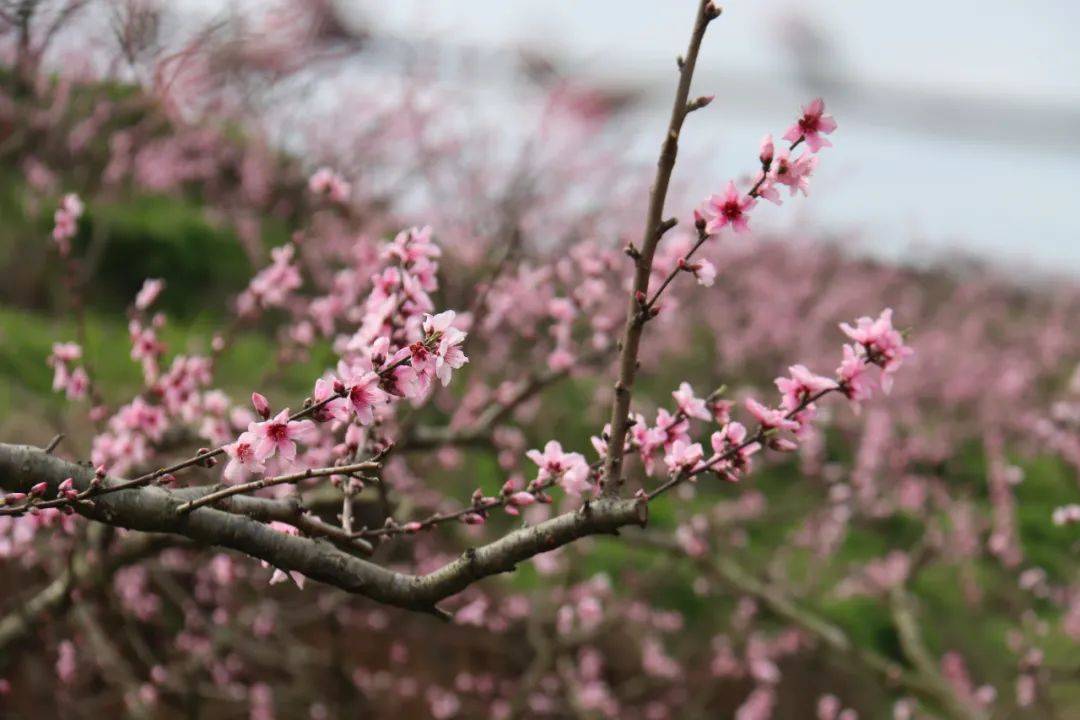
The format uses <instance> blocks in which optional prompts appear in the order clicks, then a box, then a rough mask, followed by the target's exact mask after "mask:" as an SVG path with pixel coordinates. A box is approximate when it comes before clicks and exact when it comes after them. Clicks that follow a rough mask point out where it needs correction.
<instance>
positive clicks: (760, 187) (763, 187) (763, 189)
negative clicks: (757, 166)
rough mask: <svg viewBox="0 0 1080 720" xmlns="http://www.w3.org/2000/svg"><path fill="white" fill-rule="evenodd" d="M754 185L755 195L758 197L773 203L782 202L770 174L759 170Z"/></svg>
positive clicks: (780, 203)
mask: <svg viewBox="0 0 1080 720" xmlns="http://www.w3.org/2000/svg"><path fill="white" fill-rule="evenodd" d="M754 185H755V186H756V187H757V193H756V195H757V196H758V197H759V198H762V199H763V200H768V201H769V202H771V203H772V204H774V205H783V204H784V201H783V200H781V199H780V191H779V190H777V189H776V186H775V185H774V184H773V181H772V179H771V176H767V175H765V173H764V172H759V173H758V176H757V179H756V180H755V181H754Z"/></svg>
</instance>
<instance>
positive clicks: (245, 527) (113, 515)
mask: <svg viewBox="0 0 1080 720" xmlns="http://www.w3.org/2000/svg"><path fill="white" fill-rule="evenodd" d="M67 477H71V478H73V480H74V482H75V486H76V488H78V489H84V488H87V487H89V483H90V481H91V479H92V478H93V477H94V473H93V470H91V469H90V468H87V467H83V466H80V465H76V464H74V463H71V462H68V461H65V460H61V459H60V458H57V457H54V456H52V455H48V454H46V453H45V452H44V451H42V450H41V449H39V448H35V447H30V446H26V445H8V444H3V443H0V486H2V487H4V488H6V489H8V490H13V491H25V490H26V489H28V488H29V487H30V486H32V485H34V484H36V483H39V482H45V483H47V484H48V487H49V489H48V491H47V492H48V493H55V492H56V487H57V486H58V485H59V484H60V483H61V482H62V481H63V480H64V478H67ZM120 482H123V481H121V480H115V479H112V478H106V479H105V484H106V485H111V484H115V483H120ZM189 497H190V496H188V497H185V496H184V495H183V494H182V493H180V492H175V493H174V492H170V491H168V490H165V489H163V488H160V487H156V486H146V487H129V488H127V489H125V490H121V491H117V492H113V493H108V494H105V495H101V496H98V497H95V498H94V500H93V501H92V502H80V503H77V504H75V505H74V509H75V511H76V512H78V513H79V514H80V515H83V516H85V517H87V518H90V519H91V520H97V521H100V522H104V523H107V524H109V525H114V526H116V527H123V528H129V529H132V530H140V531H143V532H153V533H171V534H175V535H180V536H183V537H186V538H189V539H191V540H194V541H195V542H198V543H203V544H206V545H217V546H221V547H227V548H231V549H233V550H238V551H240V552H242V553H245V554H247V555H250V556H252V557H255V558H258V559H260V560H265V561H266V562H268V563H270V564H271V565H273V566H275V567H278V568H281V569H282V570H288V571H293V570H295V571H297V572H300V573H302V574H304V575H306V576H307V577H309V578H311V579H312V580H316V581H318V582H323V583H327V584H329V585H333V586H335V587H338V588H341V589H342V590H346V591H348V592H351V593H356V594H358V595H364V596H365V597H368V598H370V599H372V600H375V601H377V602H382V603H386V604H388V605H394V606H397V607H402V608H407V609H411V610H422V611H427V612H433V611H434V609H435V605H436V603H438V602H439V601H441V600H443V599H444V598H447V597H450V596H451V595H455V594H457V593H459V592H461V591H462V590H464V589H465V588H467V587H468V586H469V585H471V584H472V583H474V582H476V581H478V580H481V579H483V578H485V577H488V576H490V575H494V574H497V573H503V572H510V571H512V570H513V569H514V568H515V566H516V565H517V563H519V562H522V561H524V560H527V559H529V558H531V557H533V556H534V555H538V554H540V553H542V552H547V551H549V550H554V549H555V548H558V547H561V546H563V545H566V544H568V543H571V542H573V541H575V540H577V539H579V538H582V537H585V536H587V535H598V534H614V533H616V532H617V531H618V530H619V528H622V527H625V526H628V525H639V526H643V525H644V524H645V522H646V520H647V518H648V509H647V505H646V504H645V502H644V501H639V500H601V501H598V502H595V503H591V504H587V505H585V506H584V507H582V508H581V509H580V510H577V511H574V512H570V513H565V514H563V515H559V516H557V517H554V518H552V519H550V520H547V521H545V522H542V523H540V524H538V525H534V526H532V527H527V528H523V529H520V530H516V531H514V532H511V533H510V534H508V535H506V536H504V537H502V538H499V539H498V540H495V541H493V542H491V543H489V544H487V545H483V546H481V547H478V548H475V549H470V550H468V551H466V552H465V553H464V554H463V555H462V556H461V557H460V558H458V559H457V560H454V561H453V562H450V563H448V564H447V565H445V566H443V567H441V568H439V569H437V570H435V571H433V572H430V573H428V574H426V575H409V574H406V573H399V572H394V571H392V570H388V569H386V568H384V567H381V566H379V565H376V564H374V563H371V562H368V561H367V560H363V559H361V558H358V557H356V556H354V555H351V554H349V553H346V552H342V551H341V550H339V549H338V548H336V547H334V546H333V545H331V544H330V543H326V542H320V541H317V540H312V539H309V538H303V537H297V536H293V535H288V534H285V533H281V532H278V531H276V530H274V529H273V528H271V527H269V526H268V525H265V524H263V523H261V522H258V521H256V520H254V519H252V518H249V517H246V516H243V515H236V514H231V513H228V512H224V511H222V510H216V509H213V508H210V507H201V508H198V509H196V510H193V511H192V512H190V513H187V514H180V513H179V512H177V509H178V508H179V507H180V505H181V504H182V503H183V502H184V501H185V500H187V499H189ZM229 500H230V501H237V500H240V498H237V497H234V498H230V499H229Z"/></svg>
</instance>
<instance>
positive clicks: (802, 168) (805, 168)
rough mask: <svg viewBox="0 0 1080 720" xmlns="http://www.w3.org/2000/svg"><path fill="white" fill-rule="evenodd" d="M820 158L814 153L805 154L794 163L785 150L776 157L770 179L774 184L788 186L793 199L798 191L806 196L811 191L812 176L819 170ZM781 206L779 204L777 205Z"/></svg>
mask: <svg viewBox="0 0 1080 720" xmlns="http://www.w3.org/2000/svg"><path fill="white" fill-rule="evenodd" d="M817 163H818V158H817V155H814V154H813V153H808V152H806V153H803V154H802V155H800V156H799V158H798V159H797V160H794V161H792V160H791V159H790V158H789V157H788V151H787V150H784V151H782V152H781V153H780V154H778V155H777V156H776V161H775V162H774V163H773V167H772V171H771V172H770V173H769V177H770V178H771V179H772V181H773V182H778V183H780V184H781V185H787V186H788V188H789V189H790V190H791V195H792V197H794V196H795V194H796V193H797V192H798V191H800V190H801V191H802V194H803V195H804V196H805V195H807V194H809V191H810V176H811V175H812V174H813V172H814V169H815V168H817ZM777 204H779V203H777Z"/></svg>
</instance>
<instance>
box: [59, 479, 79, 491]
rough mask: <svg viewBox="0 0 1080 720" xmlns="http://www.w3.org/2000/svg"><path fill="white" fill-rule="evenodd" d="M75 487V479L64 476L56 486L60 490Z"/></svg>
mask: <svg viewBox="0 0 1080 720" xmlns="http://www.w3.org/2000/svg"><path fill="white" fill-rule="evenodd" d="M74 489H75V481H74V480H73V479H72V478H65V479H64V481H63V482H62V483H60V485H59V486H58V487H57V490H59V491H60V492H67V491H68V490H74Z"/></svg>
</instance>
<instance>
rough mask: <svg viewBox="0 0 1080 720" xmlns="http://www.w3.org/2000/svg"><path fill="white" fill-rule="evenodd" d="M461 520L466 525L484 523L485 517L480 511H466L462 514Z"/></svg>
mask: <svg viewBox="0 0 1080 720" xmlns="http://www.w3.org/2000/svg"><path fill="white" fill-rule="evenodd" d="M461 522H463V523H465V524H466V525H483V524H484V517H483V516H482V515H480V514H479V513H465V514H464V515H462V516H461Z"/></svg>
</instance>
